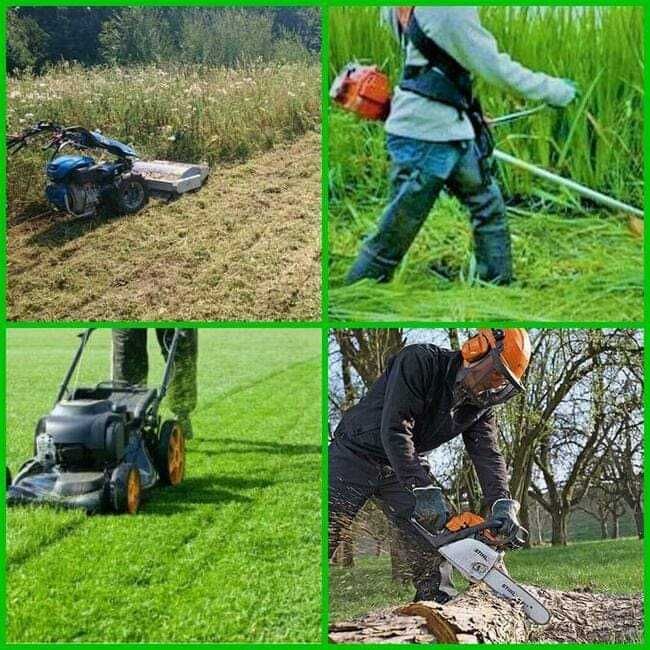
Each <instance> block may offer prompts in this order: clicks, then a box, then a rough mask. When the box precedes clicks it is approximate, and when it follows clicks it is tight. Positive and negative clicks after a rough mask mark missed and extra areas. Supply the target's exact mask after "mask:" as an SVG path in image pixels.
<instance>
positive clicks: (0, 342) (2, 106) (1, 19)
mask: <svg viewBox="0 0 650 650" xmlns="http://www.w3.org/2000/svg"><path fill="white" fill-rule="evenodd" d="M381 4H382V3H379V2H363V1H360V0H348V1H347V2H346V1H342V0H330V1H328V0H319V1H318V2H312V1H304V2H299V1H296V0H293V1H292V0H275V1H270V2H264V1H260V0H253V1H249V2H241V1H240V2H237V1H235V2H223V1H222V0H219V1H217V2H214V1H209V0H208V1H204V2H200V1H198V2H197V1H195V0H139V1H137V2H116V1H114V0H113V1H111V0H91V1H90V2H83V1H80V0H68V1H65V2H57V1H56V0H36V1H27V2H24V3H20V2H8V3H7V4H5V6H4V8H3V11H2V12H0V42H1V43H2V45H3V51H4V50H6V10H7V9H8V8H10V7H11V6H164V5H167V6H317V7H320V9H321V26H322V46H321V65H322V78H321V79H322V84H321V85H322V98H321V99H322V104H321V165H322V168H321V187H322V196H321V208H322V232H321V243H322V269H321V282H322V286H321V296H322V306H321V318H320V320H319V321H290V322H283V321H280V322H256V321H242V322H239V321H224V322H189V323H188V322H178V321H140V322H137V323H134V322H129V321H105V322H101V323H91V322H88V321H65V322H51V323H50V322H37V321H22V322H14V321H7V318H6V314H7V309H6V307H7V305H6V282H7V276H6V259H7V256H6V244H5V246H3V247H2V251H1V252H0V262H2V269H3V272H2V273H0V293H1V296H0V363H1V364H2V368H3V371H2V373H1V374H0V408H2V412H3V414H6V393H5V381H6V379H5V378H6V331H7V329H14V328H16V329H18V328H42V329H47V328H75V327H87V326H93V327H101V328H110V327H127V326H128V327H134V326H136V327H161V326H162V327H175V326H181V325H182V326H184V327H188V326H189V327H201V328H224V329H225V328H228V329H260V328H262V329H263V328H284V329H294V328H310V329H320V330H321V344H322V347H321V350H322V359H321V373H322V376H321V391H322V394H321V414H322V449H323V453H322V462H321V505H322V519H321V536H322V542H323V544H322V549H321V550H322V552H321V558H320V560H321V569H322V572H321V573H322V576H321V590H322V599H321V604H322V609H321V630H320V632H321V634H320V638H321V641H320V643H318V644H303V643H299V644H280V643H278V644H246V643H225V644H210V643H208V644H174V643H169V644H165V643H163V644H144V645H156V646H163V647H169V648H172V647H181V646H190V645H191V646H200V647H206V646H207V647H211V646H215V647H216V646H222V645H227V646H228V647H232V648H265V647H268V646H269V645H271V646H281V647H298V646H307V647H313V648H325V647H326V646H328V645H329V644H328V641H327V629H328V614H327V612H328V558H327V545H326V541H327V444H328V441H327V430H328V336H329V330H330V328H335V327H342V326H345V327H377V328H386V327H395V326H399V327H406V328H418V329H434V328H435V329H437V328H444V327H457V326H463V327H479V326H481V327H490V326H499V325H501V324H502V323H500V322H498V321H463V322H456V321H449V322H440V321H435V322H426V321H409V320H401V321H395V322H388V321H387V322H383V321H382V322H374V321H337V320H330V319H329V299H328V281H329V269H328V263H327V261H328V251H329V243H328V217H327V215H328V212H327V211H328V188H329V177H328V163H329V147H328V143H329V112H330V111H329V97H328V77H329V74H328V61H329V56H328V49H329V32H328V25H329V8H330V7H333V6H346V5H374V6H380V5H381ZM415 4H426V3H423V2H416V3H415ZM436 4H438V5H475V4H479V5H482V4H484V5H511V4H517V5H546V6H554V5H564V4H567V3H565V2H561V1H557V2H548V1H542V2H530V1H528V2H507V1H504V0H494V1H492V2H485V1H481V2H478V3H470V2H467V1H462V0H461V1H457V2H449V1H443V2H437V3H436ZM569 4H575V5H584V6H588V5H595V6H597V5H601V6H619V5H623V4H628V3H614V2H594V1H583V2H575V3H569ZM629 4H637V5H638V4H641V3H638V2H634V3H629ZM642 6H643V5H642ZM644 35H645V45H644V56H645V58H646V60H647V54H648V48H649V45H648V40H649V39H648V37H649V36H650V26H649V25H648V21H647V20H646V21H645V25H644ZM0 70H1V73H2V79H3V83H5V79H6V69H5V57H4V56H3V57H2V62H1V63H0ZM648 87H649V83H648V75H647V73H646V74H645V77H644V89H645V90H646V91H647V90H648ZM0 113H1V116H2V125H1V126H0V129H1V132H0V137H1V138H2V146H3V147H4V146H5V135H6V131H5V129H6V126H5V124H6V84H5V86H4V87H3V92H2V97H1V98H0ZM648 114H649V108H648V102H647V101H646V102H645V104H644V118H646V119H647V118H648ZM649 142H650V131H649V130H648V129H646V130H645V133H644V146H645V148H646V150H647V149H648V144H649ZM4 153H6V152H4ZM649 170H650V161H648V159H645V160H644V181H645V188H644V205H647V204H648V197H649V196H650V195H649V194H648V192H649V190H648V188H647V180H648V172H649ZM5 172H6V156H5V155H2V156H1V157H0V200H2V205H3V206H6V173H5ZM4 213H5V214H4V215H3V217H4V218H2V221H1V225H0V233H1V234H2V237H3V240H4V241H5V242H6V234H7V227H6V207H5V208H4ZM648 251H649V249H648V245H647V243H646V242H644V262H645V263H646V275H645V279H644V312H643V313H644V319H643V322H640V321H634V322H617V321H603V322H600V321H598V322H567V321H551V322H526V321H517V322H512V323H510V322H508V325H512V326H525V327H535V328H543V327H572V328H575V327H585V328H602V327H622V326H625V327H630V328H639V329H642V330H643V331H644V336H646V335H647V333H648V327H649V325H650V324H649V312H648V305H647V300H645V296H646V295H647V293H648V288H649V287H650V276H649V275H648V272H647V262H648V258H649V255H648ZM644 360H645V364H644V366H645V372H646V375H647V374H648V369H649V368H650V352H649V351H648V350H647V349H646V351H645V359H644ZM644 406H645V409H646V411H648V410H649V406H650V397H649V396H648V394H647V393H646V395H645V396H644ZM3 427H4V429H5V431H6V417H5V418H3ZM649 439H650V438H649V435H648V428H647V426H646V427H645V429H644V443H645V444H646V445H647V444H648V440H649ZM5 440H6V438H5ZM0 453H1V454H2V457H3V458H6V450H5V446H4V445H2V450H1V452H0ZM644 487H645V490H646V493H647V491H648V489H649V488H650V477H648V476H647V473H646V476H645V482H644ZM4 490H5V488H4V487H2V495H1V496H2V498H3V499H4ZM647 519H648V518H647V517H646V522H645V531H646V537H647V534H648V533H649V532H650V523H649V522H648V521H647ZM5 524H6V517H5V509H4V508H3V509H2V514H1V525H2V530H3V531H4V532H5V539H6V527H5ZM648 555H649V551H648V546H647V543H646V544H644V560H647V558H648ZM5 559H6V544H5V543H3V544H2V551H1V556H0V560H1V561H2V564H3V566H5ZM5 577H6V575H5V571H3V573H2V580H1V583H2V596H1V602H2V609H3V612H4V614H5V621H6V613H7V610H6V605H7V600H6V579H5ZM648 580H649V578H648V572H647V570H644V587H645V588H644V592H645V593H647V592H648V586H649V582H648ZM644 622H645V625H644V638H647V633H646V630H647V629H648V625H649V623H650V612H648V608H647V607H645V608H644ZM45 645H49V644H32V643H30V644H24V643H9V644H8V643H7V641H6V625H0V646H3V647H4V646H11V647H13V646H21V647H27V648H32V647H33V648H37V647H41V646H45ZM57 645H58V646H60V647H64V648H67V647H72V646H73V645H77V644H68V643H61V644H57ZM105 645H111V646H116V647H123V648H126V647H136V646H142V645H143V644H135V643H115V644H113V643H111V644H83V646H84V647H89V648H102V647H104V646H105ZM547 645H548V644H500V645H497V646H494V647H497V648H508V647H515V646H517V647H525V648H530V647H545V646H547ZM619 646H625V647H643V646H644V642H643V641H641V642H640V643H634V644H563V645H562V647H563V648H576V649H578V648H586V647H603V648H615V647H619ZM366 647H370V648H377V649H379V648H385V647H386V646H385V645H370V646H366Z"/></svg>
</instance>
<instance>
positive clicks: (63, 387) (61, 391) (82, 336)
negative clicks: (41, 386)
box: [54, 327, 95, 406]
mask: <svg viewBox="0 0 650 650" xmlns="http://www.w3.org/2000/svg"><path fill="white" fill-rule="evenodd" d="M94 330H95V328H94V327H89V328H88V329H85V330H84V331H83V332H82V333H81V334H79V338H80V339H81V343H79V347H78V348H77V351H76V352H75V353H74V357H72V363H71V364H70V367H69V368H68V372H66V373H65V377H64V378H63V381H62V382H61V387H60V388H59V393H58V395H57V397H56V401H55V402H54V404H55V406H56V404H57V403H58V402H60V401H61V400H62V399H63V398H64V397H65V395H66V393H67V392H68V384H69V383H70V379H72V375H73V373H74V371H75V370H76V369H77V366H78V365H79V360H80V359H81V355H82V354H83V351H84V348H85V347H86V343H88V339H89V338H90V335H91V334H92V333H93V331H94Z"/></svg>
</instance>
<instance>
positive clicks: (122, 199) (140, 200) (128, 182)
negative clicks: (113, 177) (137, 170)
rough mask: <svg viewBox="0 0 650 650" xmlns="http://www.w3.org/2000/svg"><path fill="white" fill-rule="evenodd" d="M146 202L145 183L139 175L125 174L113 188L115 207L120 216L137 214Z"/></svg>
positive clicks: (147, 195)
mask: <svg viewBox="0 0 650 650" xmlns="http://www.w3.org/2000/svg"><path fill="white" fill-rule="evenodd" d="M148 200H149V189H148V188H147V182H146V181H145V180H144V178H143V177H142V176H140V175H139V174H125V175H124V176H123V177H122V178H121V179H120V181H119V182H118V184H117V187H116V188H115V207H116V208H117V210H118V211H119V212H121V213H122V214H133V213H134V212H139V211H140V210H142V208H144V206H145V205H147V201H148Z"/></svg>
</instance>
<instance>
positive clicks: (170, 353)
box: [157, 328, 184, 403]
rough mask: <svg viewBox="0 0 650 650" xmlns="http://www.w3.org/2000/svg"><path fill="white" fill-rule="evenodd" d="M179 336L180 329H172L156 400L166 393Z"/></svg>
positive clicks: (181, 334) (161, 398) (159, 400)
mask: <svg viewBox="0 0 650 650" xmlns="http://www.w3.org/2000/svg"><path fill="white" fill-rule="evenodd" d="M181 336H184V335H183V333H182V332H181V330H180V329H178V328H176V329H175V330H174V336H173V337H172V342H171V343H170V345H169V350H168V351H167V362H166V363H165V371H164V373H163V378H162V382H161V384H160V388H159V389H158V400H157V401H158V402H159V403H160V402H162V400H163V398H164V397H165V395H166V394H167V388H168V386H169V382H170V381H171V378H172V372H173V369H174V361H175V360H176V350H177V349H178V340H179V339H180V337H181Z"/></svg>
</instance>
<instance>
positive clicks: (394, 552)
mask: <svg viewBox="0 0 650 650" xmlns="http://www.w3.org/2000/svg"><path fill="white" fill-rule="evenodd" d="M390 568H391V578H392V580H393V581H394V582H399V583H401V584H405V583H407V582H408V581H409V580H410V578H411V568H410V566H409V563H408V561H407V555H406V552H405V551H404V540H403V539H402V538H401V534H400V531H399V530H397V529H396V528H394V527H393V526H391V528H390Z"/></svg>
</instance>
